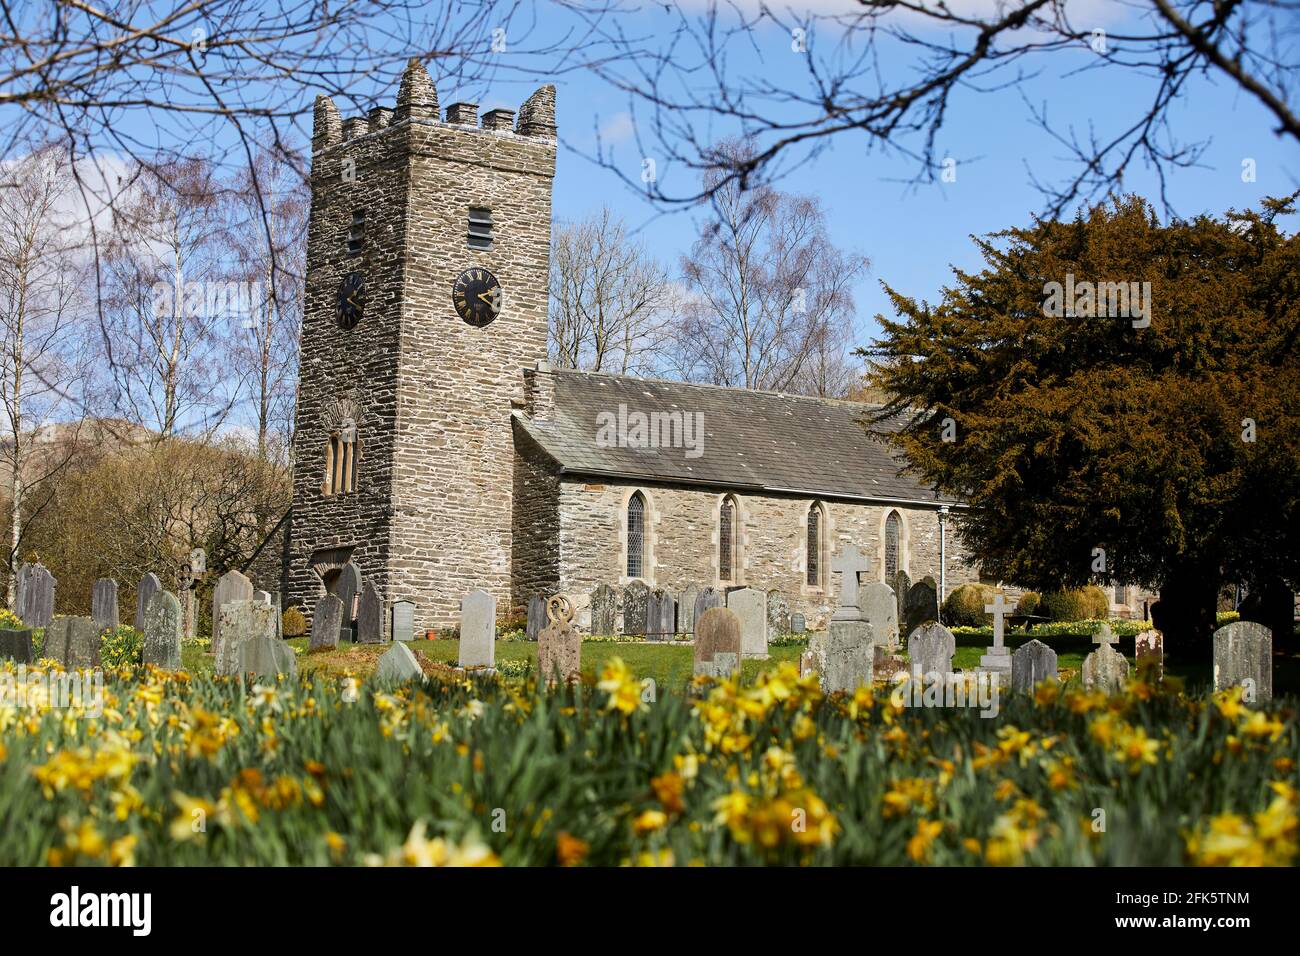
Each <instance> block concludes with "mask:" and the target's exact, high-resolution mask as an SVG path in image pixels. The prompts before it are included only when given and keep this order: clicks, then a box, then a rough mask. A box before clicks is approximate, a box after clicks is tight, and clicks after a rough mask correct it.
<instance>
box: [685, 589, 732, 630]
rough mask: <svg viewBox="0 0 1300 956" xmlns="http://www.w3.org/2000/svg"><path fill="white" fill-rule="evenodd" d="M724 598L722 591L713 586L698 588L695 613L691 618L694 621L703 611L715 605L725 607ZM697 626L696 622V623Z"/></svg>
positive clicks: (697, 619) (709, 609)
mask: <svg viewBox="0 0 1300 956" xmlns="http://www.w3.org/2000/svg"><path fill="white" fill-rule="evenodd" d="M726 606H727V602H726V599H725V598H724V597H723V596H722V593H721V592H720V591H718V590H717V589H715V588H711V587H706V588H702V589H701V590H700V593H699V595H698V596H697V597H696V598H695V614H694V615H693V618H694V620H695V621H696V622H698V621H699V619H700V616H701V615H702V614H703V613H704V612H705V611H711V610H713V609H714V608H715V607H726ZM697 626H698V623H697Z"/></svg>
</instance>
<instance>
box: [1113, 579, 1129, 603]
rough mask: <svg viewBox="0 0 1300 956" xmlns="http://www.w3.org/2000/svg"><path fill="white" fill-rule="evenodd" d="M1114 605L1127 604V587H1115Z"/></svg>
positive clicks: (1122, 585) (1119, 585) (1120, 585)
mask: <svg viewBox="0 0 1300 956" xmlns="http://www.w3.org/2000/svg"><path fill="white" fill-rule="evenodd" d="M1115 603H1116V604H1119V605H1121V606H1123V605H1127V604H1128V586H1127V585H1124V584H1117V585H1115Z"/></svg>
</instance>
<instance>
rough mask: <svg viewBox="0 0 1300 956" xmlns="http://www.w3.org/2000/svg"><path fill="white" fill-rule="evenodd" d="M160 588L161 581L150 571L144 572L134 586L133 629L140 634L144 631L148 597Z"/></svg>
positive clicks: (151, 596)
mask: <svg viewBox="0 0 1300 956" xmlns="http://www.w3.org/2000/svg"><path fill="white" fill-rule="evenodd" d="M161 590H162V582H161V581H159V580H158V575H156V574H154V573H153V572H152V571H150V572H148V573H147V574H145V576H144V577H142V578H141V579H140V583H139V584H137V585H136V586H135V629H136V630H137V631H139V632H140V633H141V634H143V633H144V612H145V609H146V608H147V607H149V601H150V599H151V598H153V596H154V595H155V594H157V593H158V592H159V591H161Z"/></svg>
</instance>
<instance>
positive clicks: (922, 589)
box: [903, 577, 939, 634]
mask: <svg viewBox="0 0 1300 956" xmlns="http://www.w3.org/2000/svg"><path fill="white" fill-rule="evenodd" d="M903 614H904V618H903V626H904V629H905V630H906V631H907V633H908V634H911V633H912V632H913V631H914V630H916V629H917V628H918V627H920V626H921V625H922V624H924V623H925V622H926V621H937V620H938V619H939V595H938V592H937V588H936V587H935V584H934V579H933V578H929V577H925V578H922V579H921V580H920V581H917V582H916V583H915V584H913V585H912V589H911V590H910V591H908V592H907V606H906V608H905V610H904V612H903Z"/></svg>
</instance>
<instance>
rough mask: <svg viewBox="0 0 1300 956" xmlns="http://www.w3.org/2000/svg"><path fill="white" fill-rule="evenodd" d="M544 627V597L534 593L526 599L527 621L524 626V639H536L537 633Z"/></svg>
mask: <svg viewBox="0 0 1300 956" xmlns="http://www.w3.org/2000/svg"><path fill="white" fill-rule="evenodd" d="M544 627H546V599H545V598H544V597H542V596H541V595H540V594H534V595H533V596H532V597H530V598H529V599H528V623H527V624H526V625H525V627H524V639H525V640H529V641H535V640H537V635H539V634H541V633H542V628H544Z"/></svg>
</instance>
